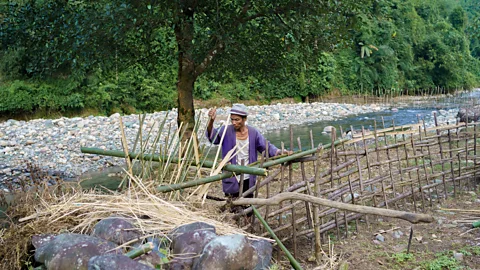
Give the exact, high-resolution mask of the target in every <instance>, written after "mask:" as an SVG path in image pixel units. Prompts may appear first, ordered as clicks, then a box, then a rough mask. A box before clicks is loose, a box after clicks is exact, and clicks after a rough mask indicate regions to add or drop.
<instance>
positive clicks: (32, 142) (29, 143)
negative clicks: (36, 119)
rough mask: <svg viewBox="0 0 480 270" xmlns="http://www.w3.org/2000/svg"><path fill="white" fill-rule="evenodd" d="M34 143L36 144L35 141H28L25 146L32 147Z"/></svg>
mask: <svg viewBox="0 0 480 270" xmlns="http://www.w3.org/2000/svg"><path fill="white" fill-rule="evenodd" d="M34 143H35V141H34V140H27V141H26V142H25V145H32V144H34Z"/></svg>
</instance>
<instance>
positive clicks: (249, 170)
mask: <svg viewBox="0 0 480 270" xmlns="http://www.w3.org/2000/svg"><path fill="white" fill-rule="evenodd" d="M80 150H81V152H82V153H87V154H96V155H103V156H111V157H121V158H126V157H129V158H132V159H143V160H149V161H156V162H161V161H165V160H167V158H168V157H163V156H160V155H151V154H141V153H133V152H129V153H128V154H127V153H124V152H122V151H118V150H103V149H100V148H87V147H81V148H80ZM298 155H301V156H305V155H308V154H302V153H297V156H298ZM171 162H173V163H180V162H184V159H179V158H172V159H171ZM191 162H192V164H193V165H195V166H198V165H202V164H200V163H197V162H196V161H195V160H191ZM213 165H214V163H213V162H212V161H209V160H205V161H204V162H203V166H204V167H207V168H211V167H213ZM223 169H224V170H225V171H229V172H235V173H238V174H241V173H244V174H254V175H262V176H267V175H268V171H267V170H266V169H264V168H256V167H248V166H240V165H234V164H227V165H225V166H224V167H223Z"/></svg>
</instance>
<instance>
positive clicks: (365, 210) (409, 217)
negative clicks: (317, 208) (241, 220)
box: [232, 192, 433, 223]
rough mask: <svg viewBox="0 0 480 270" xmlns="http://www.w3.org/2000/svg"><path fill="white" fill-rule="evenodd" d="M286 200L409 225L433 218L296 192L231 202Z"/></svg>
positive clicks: (426, 221)
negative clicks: (369, 215) (398, 220)
mask: <svg viewBox="0 0 480 270" xmlns="http://www.w3.org/2000/svg"><path fill="white" fill-rule="evenodd" d="M286 200H302V201H307V202H311V203H314V204H320V205H323V206H328V207H332V208H337V209H342V210H347V211H352V212H357V213H362V214H371V215H379V216H386V217H393V218H399V219H403V220H406V221H409V222H411V223H419V222H424V223H431V222H433V217H432V216H431V215H426V214H416V213H411V212H405V211H397V210H392V209H384V208H376V207H369V206H362V205H355V204H348V203H342V202H337V201H331V200H327V199H322V198H317V197H315V196H310V195H306V194H301V193H296V192H285V193H280V194H277V195H275V196H273V197H271V198H269V199H258V198H256V199H254V198H240V199H238V200H235V201H232V204H233V205H250V204H254V205H278V204H280V203H281V202H283V201H286Z"/></svg>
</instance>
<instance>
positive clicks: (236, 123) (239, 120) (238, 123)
mask: <svg viewBox="0 0 480 270" xmlns="http://www.w3.org/2000/svg"><path fill="white" fill-rule="evenodd" d="M246 120H247V118H246V117H245V118H243V117H242V116H240V115H237V114H231V115H230V121H232V125H233V127H234V128H235V130H240V129H241V128H242V127H243V126H245V121H246Z"/></svg>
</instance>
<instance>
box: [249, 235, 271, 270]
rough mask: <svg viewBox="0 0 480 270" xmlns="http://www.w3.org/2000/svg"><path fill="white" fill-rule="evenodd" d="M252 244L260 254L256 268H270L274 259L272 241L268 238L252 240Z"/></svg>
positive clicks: (260, 269)
mask: <svg viewBox="0 0 480 270" xmlns="http://www.w3.org/2000/svg"><path fill="white" fill-rule="evenodd" d="M250 244H251V245H252V246H253V248H254V249H255V251H256V253H257V256H258V263H257V265H256V266H255V268H254V269H255V270H263V269H269V267H270V262H271V260H272V251H273V246H272V243H270V242H268V241H267V240H250Z"/></svg>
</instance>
